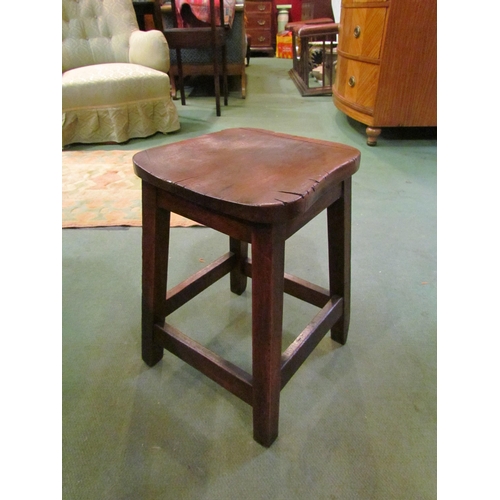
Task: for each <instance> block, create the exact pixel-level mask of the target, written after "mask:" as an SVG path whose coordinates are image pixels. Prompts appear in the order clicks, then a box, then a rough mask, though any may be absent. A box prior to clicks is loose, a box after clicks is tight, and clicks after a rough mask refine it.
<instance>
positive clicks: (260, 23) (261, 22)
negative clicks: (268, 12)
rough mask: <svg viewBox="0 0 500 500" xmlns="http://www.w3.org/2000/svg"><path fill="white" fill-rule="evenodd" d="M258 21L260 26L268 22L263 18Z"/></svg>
mask: <svg viewBox="0 0 500 500" xmlns="http://www.w3.org/2000/svg"><path fill="white" fill-rule="evenodd" d="M257 22H258V23H259V25H260V26H264V24H266V21H263V20H262V19H259V20H258V21H257Z"/></svg>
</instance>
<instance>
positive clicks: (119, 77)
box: [62, 63, 170, 111]
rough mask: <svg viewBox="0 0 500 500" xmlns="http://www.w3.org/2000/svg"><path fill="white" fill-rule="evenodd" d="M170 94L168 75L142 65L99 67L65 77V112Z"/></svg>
mask: <svg viewBox="0 0 500 500" xmlns="http://www.w3.org/2000/svg"><path fill="white" fill-rule="evenodd" d="M169 92H170V78H169V76H168V75H167V74H166V73H162V72H161V71H157V70H155V69H151V68H147V67H146V66H139V65H138V64H130V63H109V64H96V65H92V66H83V67H82V68H75V69H71V70H69V71H66V72H64V73H63V75H62V107H63V111H64V110H67V109H72V108H80V107H88V106H93V107H95V106H112V105H116V104H123V103H130V102H134V101H144V100H149V99H159V98H164V97H165V96H166V95H169Z"/></svg>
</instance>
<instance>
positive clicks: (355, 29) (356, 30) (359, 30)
mask: <svg viewBox="0 0 500 500" xmlns="http://www.w3.org/2000/svg"><path fill="white" fill-rule="evenodd" d="M359 35H361V28H360V27H359V26H356V27H355V28H354V38H359Z"/></svg>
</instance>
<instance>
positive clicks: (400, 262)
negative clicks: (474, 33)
mask: <svg viewBox="0 0 500 500" xmlns="http://www.w3.org/2000/svg"><path fill="white" fill-rule="evenodd" d="M290 67H291V62H290V61H287V60H280V59H274V58H253V59H252V60H251V65H250V67H248V68H247V73H248V89H247V98H246V99H244V100H243V99H240V98H239V95H238V93H237V92H234V93H232V94H231V96H230V100H229V106H228V107H224V108H223V109H222V116H221V117H219V118H217V117H216V116H215V101H214V99H213V98H212V97H192V98H188V101H187V105H186V106H181V104H180V101H177V102H176V105H177V108H178V110H179V115H180V121H181V130H180V131H179V132H178V133H175V134H171V135H168V136H163V135H155V136H154V137H150V138H148V139H144V140H133V141H130V142H129V143H127V144H125V145H121V146H110V145H106V146H101V145H92V146H78V147H76V146H73V148H72V149H97V150H99V149H117V148H123V149H142V148H144V149H145V148H149V147H153V146H157V145H161V144H167V143H171V142H175V141H179V140H182V139H185V138H189V137H195V136H197V135H200V134H204V133H208V132H212V131H216V130H221V129H225V128H230V127H239V126H249V127H259V128H264V129H269V130H273V131H278V132H285V133H292V134H298V135H303V136H307V137H312V138H318V139H326V140H331V141H337V142H343V143H346V144H349V145H351V146H354V147H357V148H358V149H360V151H361V167H360V170H359V172H358V173H357V174H356V175H355V176H354V178H353V220H352V307H351V310H352V313H351V328H350V333H349V339H348V342H347V344H346V345H345V346H342V347H340V346H339V345H337V344H335V343H334V342H332V341H331V340H330V339H329V338H328V336H327V337H326V338H325V339H323V340H322V341H321V343H320V344H319V346H318V347H317V349H316V350H315V351H314V352H313V354H312V355H311V356H310V357H309V358H308V360H307V361H306V362H305V363H304V365H303V366H302V367H301V368H300V370H299V371H298V372H297V373H296V375H295V376H294V377H293V378H292V380H291V381H290V382H289V384H288V385H287V386H286V388H285V389H284V390H283V391H282V393H281V407H280V410H281V412H280V434H279V437H278V439H277V441H276V442H275V443H274V445H273V446H272V447H271V448H269V449H265V448H263V447H261V446H260V445H258V444H257V443H256V442H254V441H253V439H252V416H251V408H250V407H249V406H247V405H246V404H245V403H243V402H241V401H240V400H239V399H237V398H236V397H234V396H232V395H231V394H229V393H227V392H225V391H224V390H223V389H221V388H220V387H219V386H217V385H216V384H215V383H213V382H212V381H210V380H208V379H206V378H205V377H204V376H203V375H200V374H199V373H197V372H196V371H195V370H194V369H192V368H191V367H189V366H187V365H186V364H184V363H182V362H181V361H180V360H178V359H177V358H175V357H174V356H172V355H171V354H169V353H165V356H164V358H163V360H162V361H161V362H160V363H159V364H158V365H156V366H155V367H154V368H148V367H147V366H146V365H145V364H144V363H143V362H142V360H141V356H140V305H141V296H140V288H141V229H140V228H118V229H92V230H84V229H80V230H70V229H66V230H63V234H62V241H63V250H62V255H63V319H62V320H63V323H62V342H63V400H62V402H63V476H62V477H63V498H64V499H67V500H77V499H81V500H105V499H109V500H125V499H127V500H143V499H144V500H156V499H168V500H170V499H171V500H184V499H186V500H187V499H189V500H191V499H192V500H201V499H207V500H226V499H227V500H233V499H234V500H236V499H241V500H244V499H248V500H260V499H270V500H280V499H283V500H327V499H328V500H332V499H336V500H344V499H345V500H347V499H352V500H365V499H366V500H368V499H370V500H390V499H396V500H400V499H401V500H409V499H417V500H426V499H433V498H436V419H437V418H436V142H437V141H436V137H435V134H433V133H432V132H431V133H429V131H428V130H423V131H422V130H399V131H398V130H385V131H383V132H382V135H381V137H380V138H379V144H378V146H377V147H375V148H370V147H368V146H367V145H366V138H365V134H364V126H362V125H361V124H359V123H356V122H354V121H352V120H350V119H348V118H347V117H346V116H345V115H344V114H343V113H341V112H339V111H338V110H337V109H336V108H335V106H334V105H333V103H332V100H331V97H307V98H303V97H301V96H300V94H299V92H298V91H297V89H296V88H295V86H294V84H293V82H292V81H291V80H290V78H289V76H288V74H287V71H288V69H289V68H290ZM325 232H326V218H325V217H324V215H320V216H319V217H317V218H316V219H315V220H313V221H312V222H311V223H310V224H308V225H307V226H306V227H304V228H303V229H301V230H300V231H299V232H298V233H297V234H295V235H294V236H293V237H292V238H291V239H290V240H288V242H287V247H286V249H287V262H286V268H287V271H288V272H291V273H293V274H296V275H298V276H301V277H303V278H305V279H308V280H310V281H314V282H316V283H318V284H319V285H323V286H326V284H327V258H326V234H325ZM226 250H227V241H226V237H224V236H223V235H220V234H218V233H216V232H214V231H212V230H210V229H207V228H187V229H185V228H179V229H173V230H172V253H171V260H170V272H171V278H172V284H173V283H174V282H176V281H179V280H180V279H182V278H184V277H186V276H188V275H189V274H191V273H192V272H193V271H194V270H196V269H198V268H200V267H202V266H203V265H204V263H205V262H209V261H210V260H211V259H212V258H215V257H218V256H219V255H220V254H222V253H223V252H225V251H226ZM250 307H251V294H250V293H249V291H247V292H245V294H243V295H242V296H241V297H237V296H235V295H233V294H231V293H230V292H229V286H228V281H227V280H226V279H223V280H222V281H221V282H219V283H218V284H216V285H214V286H213V287H212V288H210V289H209V290H207V291H206V292H204V293H203V294H202V295H201V296H200V297H198V298H197V299H195V302H193V303H192V306H187V307H186V308H181V309H180V310H179V311H177V312H176V313H175V315H174V316H175V318H173V320H172V322H173V323H174V324H175V325H176V326H178V327H179V328H180V329H182V330H183V331H185V332H186V333H189V334H192V336H193V337H195V338H197V339H199V340H200V341H201V342H203V343H204V344H205V345H207V347H209V348H211V349H212V350H214V351H216V352H218V353H220V354H221V355H223V356H226V357H227V358H228V359H230V360H231V361H233V362H236V363H238V364H240V365H241V366H242V367H243V368H246V369H249V366H250V355H249V349H250V338H249V335H250V321H249V316H248V314H249V312H250ZM314 311H315V309H314V308H312V307H311V306H308V305H304V304H303V303H301V302H299V301H296V300H295V299H292V298H289V297H287V298H286V301H285V320H284V338H285V340H286V341H287V342H291V341H292V340H293V338H294V336H295V335H297V334H298V333H299V332H300V331H301V329H302V327H303V326H304V325H305V324H306V323H308V322H309V320H310V319H311V317H312V315H313V314H314ZM174 320H175V321H174Z"/></svg>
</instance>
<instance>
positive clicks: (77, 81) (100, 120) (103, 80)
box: [62, 63, 180, 146]
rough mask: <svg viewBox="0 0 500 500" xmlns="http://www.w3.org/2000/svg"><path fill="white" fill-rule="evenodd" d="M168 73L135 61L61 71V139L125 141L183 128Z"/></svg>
mask: <svg viewBox="0 0 500 500" xmlns="http://www.w3.org/2000/svg"><path fill="white" fill-rule="evenodd" d="M179 128H180V123H179V118H178V115H177V109H176V107H175V104H174V103H173V101H172V99H171V97H170V78H169V76H168V75H167V74H166V73H163V72H161V71H157V70H155V69H151V68H147V67H145V66H140V65H137V64H129V63H109V64H96V65H93V66H84V67H82V68H75V69H71V70H69V71H66V72H64V73H63V75H62V143H63V146H65V145H67V144H71V143H77V142H80V143H99V142H118V143H120V142H125V141H128V140H129V139H130V138H132V137H148V136H149V135H152V134H154V133H156V132H162V133H164V134H166V133H169V132H173V131H175V130H179Z"/></svg>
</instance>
